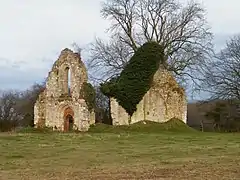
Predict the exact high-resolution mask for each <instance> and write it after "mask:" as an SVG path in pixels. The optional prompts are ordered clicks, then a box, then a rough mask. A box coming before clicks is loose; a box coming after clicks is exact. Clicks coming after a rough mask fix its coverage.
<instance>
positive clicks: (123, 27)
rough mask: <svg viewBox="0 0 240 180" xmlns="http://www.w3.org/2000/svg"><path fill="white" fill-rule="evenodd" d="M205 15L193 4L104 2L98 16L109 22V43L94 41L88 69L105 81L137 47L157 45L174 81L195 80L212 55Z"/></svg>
mask: <svg viewBox="0 0 240 180" xmlns="http://www.w3.org/2000/svg"><path fill="white" fill-rule="evenodd" d="M204 12H205V11H204V9H203V8H202V7H201V6H200V4H198V3H196V2H194V1H191V2H189V3H188V4H187V5H186V6H183V5H182V4H180V3H178V2H177V1H176V0H106V2H105V3H103V6H102V10H101V14H102V16H103V18H105V19H107V20H110V22H111V26H110V28H109V29H108V32H109V33H110V40H109V42H105V41H103V40H100V39H96V40H95V42H94V43H93V44H92V46H91V58H90V61H89V63H88V64H90V65H89V67H91V68H92V69H94V68H95V69H96V71H95V72H98V73H97V75H96V77H98V78H99V79H104V80H106V79H108V78H109V77H113V76H115V75H118V74H119V73H120V72H121V70H122V69H123V68H124V66H125V65H126V64H127V62H128V61H129V59H130V57H131V56H132V54H133V53H134V52H136V50H137V49H138V47H139V46H141V45H142V44H143V43H145V42H149V41H156V42H158V43H159V44H161V45H162V46H163V47H164V52H165V59H166V62H168V63H167V64H168V67H167V68H168V69H169V70H170V71H172V72H173V73H174V75H176V77H181V79H182V80H183V79H184V78H186V79H189V78H191V79H193V80H194V79H197V77H198V76H199V72H200V71H201V70H202V69H201V67H202V65H203V64H205V63H206V61H207V60H209V55H210V54H211V52H212V43H211V42H212V34H211V32H210V31H209V27H208V26H207V22H206V20H205V17H204Z"/></svg>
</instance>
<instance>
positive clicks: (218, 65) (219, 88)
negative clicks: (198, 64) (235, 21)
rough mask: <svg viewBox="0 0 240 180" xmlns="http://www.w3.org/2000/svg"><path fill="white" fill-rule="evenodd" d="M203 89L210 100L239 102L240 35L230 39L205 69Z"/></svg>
mask: <svg viewBox="0 0 240 180" xmlns="http://www.w3.org/2000/svg"><path fill="white" fill-rule="evenodd" d="M203 87H204V90H206V91H208V92H210V94H211V95H212V98H217V99H235V100H238V101H240V35H238V36H234V37H232V38H231V39H230V40H229V41H228V42H227V44H226V48H225V49H223V50H222V51H220V53H219V54H217V56H216V60H215V61H213V62H212V63H211V64H210V65H209V66H208V67H207V68H206V71H205V78H204V83H203Z"/></svg>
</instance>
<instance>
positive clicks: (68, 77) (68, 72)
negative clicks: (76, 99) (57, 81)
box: [64, 67, 71, 96]
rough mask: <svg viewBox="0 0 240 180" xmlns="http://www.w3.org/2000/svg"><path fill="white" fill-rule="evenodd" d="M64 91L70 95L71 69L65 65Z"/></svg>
mask: <svg viewBox="0 0 240 180" xmlns="http://www.w3.org/2000/svg"><path fill="white" fill-rule="evenodd" d="M65 78H66V79H65V85H64V86H65V93H66V94H67V95H68V96H71V70H70V69H69V68H68V67H67V68H66V69H65Z"/></svg>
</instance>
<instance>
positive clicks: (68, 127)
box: [64, 108, 74, 132]
mask: <svg viewBox="0 0 240 180" xmlns="http://www.w3.org/2000/svg"><path fill="white" fill-rule="evenodd" d="M73 127H74V114H73V110H72V109H71V108H66V109H65V111H64V131H65V132H67V131H72V130H73Z"/></svg>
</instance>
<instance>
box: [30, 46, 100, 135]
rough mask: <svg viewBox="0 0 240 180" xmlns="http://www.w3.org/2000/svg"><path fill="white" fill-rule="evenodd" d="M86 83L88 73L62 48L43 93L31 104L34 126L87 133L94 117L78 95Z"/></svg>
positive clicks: (70, 52) (73, 56)
mask: <svg viewBox="0 0 240 180" xmlns="http://www.w3.org/2000/svg"><path fill="white" fill-rule="evenodd" d="M69 74H70V77H68V76H69ZM69 79H70V86H69V82H68V80H69ZM87 80H88V76H87V70H86V67H85V65H84V63H83V62H82V61H81V57H80V55H79V54H78V53H74V52H73V51H71V50H69V49H64V50H63V51H62V52H61V54H60V56H59V58H58V60H57V61H56V62H55V63H54V65H53V67H52V70H51V71H50V72H49V74H48V78H47V81H46V88H45V90H44V91H43V92H41V93H40V95H39V97H38V99H37V101H36V103H35V105H34V124H35V126H36V127H45V126H46V127H52V128H53V129H54V130H60V131H69V130H79V131H87V130H88V128H89V126H90V125H91V124H94V123H95V114H94V112H89V110H88V107H87V104H86V102H85V100H84V99H83V98H82V97H81V93H80V92H81V88H82V85H83V83H84V82H87Z"/></svg>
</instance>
